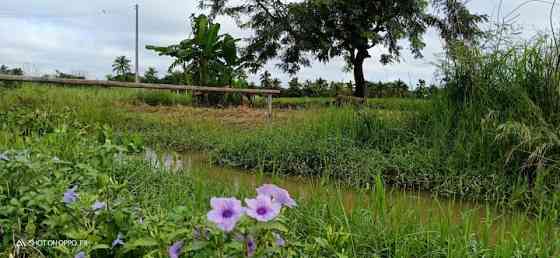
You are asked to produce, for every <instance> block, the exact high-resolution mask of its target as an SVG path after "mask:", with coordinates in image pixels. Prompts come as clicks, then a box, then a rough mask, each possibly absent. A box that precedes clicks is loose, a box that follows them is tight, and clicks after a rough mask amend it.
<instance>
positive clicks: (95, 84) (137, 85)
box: [0, 74, 280, 117]
mask: <svg viewBox="0 0 560 258" xmlns="http://www.w3.org/2000/svg"><path fill="white" fill-rule="evenodd" d="M0 81H16V82H33V83H52V84H63V85H80V86H92V87H115V88H134V89H153V90H174V91H191V92H192V93H193V96H194V95H195V94H196V93H240V94H243V95H248V96H252V95H261V96H266V97H267V98H266V102H267V106H268V116H269V117H272V96H274V95H279V94H280V91H279V90H265V89H263V90H261V89H236V88H230V87H203V86H192V85H173V84H156V83H135V82H117V81H101V80H77V79H59V78H47V77H30V76H16V75H3V74H0Z"/></svg>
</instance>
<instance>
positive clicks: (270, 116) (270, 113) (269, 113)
mask: <svg viewBox="0 0 560 258" xmlns="http://www.w3.org/2000/svg"><path fill="white" fill-rule="evenodd" d="M266 103H267V104H268V119H271V120H272V95H270V94H269V95H267V97H266Z"/></svg>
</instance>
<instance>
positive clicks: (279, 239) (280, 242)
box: [272, 232, 286, 247]
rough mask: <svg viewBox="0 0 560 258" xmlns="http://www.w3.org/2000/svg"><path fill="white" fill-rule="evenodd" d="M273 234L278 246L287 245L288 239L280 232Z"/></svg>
mask: <svg viewBox="0 0 560 258" xmlns="http://www.w3.org/2000/svg"><path fill="white" fill-rule="evenodd" d="M272 235H273V236H274V241H275V243H276V245H277V246H280V247H282V246H285V245H286V240H284V238H282V236H281V235H280V234H278V233H275V232H272Z"/></svg>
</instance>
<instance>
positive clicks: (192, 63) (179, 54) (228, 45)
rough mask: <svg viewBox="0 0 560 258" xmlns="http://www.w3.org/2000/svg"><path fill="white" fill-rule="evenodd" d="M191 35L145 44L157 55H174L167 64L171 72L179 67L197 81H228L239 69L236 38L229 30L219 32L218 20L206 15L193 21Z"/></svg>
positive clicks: (203, 82) (216, 82)
mask: <svg viewBox="0 0 560 258" xmlns="http://www.w3.org/2000/svg"><path fill="white" fill-rule="evenodd" d="M192 31H193V38H189V39H185V40H183V41H181V42H180V43H179V44H176V45H171V46H167V47H158V46H151V45H148V46H146V48H147V49H150V50H153V51H156V52H157V53H158V54H159V55H160V56H170V57H173V58H174V61H173V63H172V64H171V66H170V67H169V71H170V72H171V71H172V70H174V69H175V68H177V67H182V69H183V71H184V73H185V76H188V75H189V74H190V75H191V76H192V78H193V81H194V82H195V83H198V84H200V85H204V86H208V85H210V84H225V83H230V82H231V80H232V79H233V77H234V76H235V74H237V73H239V72H240V64H241V62H240V59H239V58H238V55H237V52H238V51H237V42H238V41H239V40H238V39H235V38H233V37H232V36H230V35H228V34H222V35H220V34H219V32H220V24H218V23H213V22H212V21H211V20H210V19H209V18H208V17H207V16H205V15H200V16H198V17H195V18H194V19H193V21H192Z"/></svg>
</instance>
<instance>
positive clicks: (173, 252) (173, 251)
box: [167, 240, 184, 258]
mask: <svg viewBox="0 0 560 258" xmlns="http://www.w3.org/2000/svg"><path fill="white" fill-rule="evenodd" d="M183 244H184V242H183V240H181V241H177V242H175V243H174V244H173V245H172V246H170V247H169V249H168V250H167V251H168V252H169V258H179V255H180V254H181V250H182V249H183Z"/></svg>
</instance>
